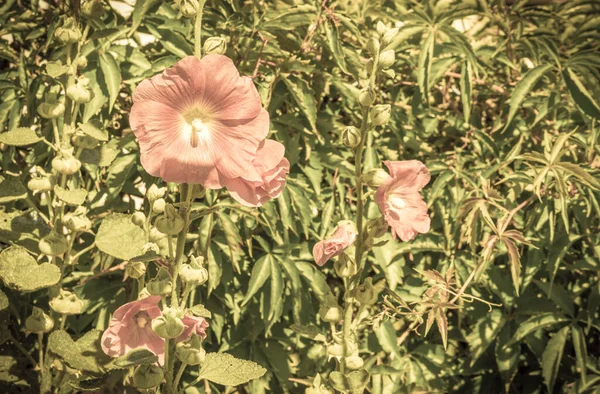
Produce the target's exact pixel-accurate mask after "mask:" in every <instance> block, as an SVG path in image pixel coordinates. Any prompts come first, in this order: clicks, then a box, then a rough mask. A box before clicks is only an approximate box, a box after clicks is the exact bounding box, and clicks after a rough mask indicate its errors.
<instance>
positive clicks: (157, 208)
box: [152, 198, 167, 213]
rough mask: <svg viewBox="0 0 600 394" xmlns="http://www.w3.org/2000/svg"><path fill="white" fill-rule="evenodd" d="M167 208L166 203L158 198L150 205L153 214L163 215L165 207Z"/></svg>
mask: <svg viewBox="0 0 600 394" xmlns="http://www.w3.org/2000/svg"><path fill="white" fill-rule="evenodd" d="M166 206H167V202H166V201H165V199H164V198H159V199H157V200H156V201H154V202H153V203H152V212H154V213H163V212H164V211H165V207H166Z"/></svg>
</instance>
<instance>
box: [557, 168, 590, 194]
mask: <svg viewBox="0 0 600 394" xmlns="http://www.w3.org/2000/svg"><path fill="white" fill-rule="evenodd" d="M555 167H558V168H560V169H562V170H563V171H564V172H565V173H567V174H568V175H571V176H574V177H575V178H577V179H578V180H579V181H580V182H582V183H583V184H584V185H586V186H589V187H591V188H592V189H594V190H600V181H598V179H596V178H595V177H594V176H592V175H591V174H590V173H589V172H587V171H586V170H584V169H583V168H581V167H579V166H578V165H577V164H574V163H566V162H560V163H557V164H555Z"/></svg>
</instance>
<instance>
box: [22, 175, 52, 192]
mask: <svg viewBox="0 0 600 394" xmlns="http://www.w3.org/2000/svg"><path fill="white" fill-rule="evenodd" d="M54 185H56V176H54V175H46V176H44V177H41V178H33V179H30V180H29V182H27V188H28V189H29V190H31V191H32V192H35V191H38V192H49V191H50V190H53V189H54Z"/></svg>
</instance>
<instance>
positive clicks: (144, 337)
mask: <svg viewBox="0 0 600 394" xmlns="http://www.w3.org/2000/svg"><path fill="white" fill-rule="evenodd" d="M159 301H160V296H151V297H148V298H144V299H142V300H138V301H133V302H129V303H127V304H125V305H123V306H121V307H119V308H118V309H117V310H116V311H115V313H114V314H113V317H112V319H111V320H110V324H109V327H108V329H106V331H104V334H102V350H104V353H106V354H107V355H109V356H111V357H118V356H122V355H124V354H126V353H127V352H129V351H130V350H132V349H136V348H145V349H148V350H150V351H151V352H152V353H154V354H156V356H158V361H159V363H160V364H163V363H164V359H165V340H164V339H162V338H161V337H159V336H158V335H156V333H155V332H154V331H152V327H151V326H152V324H151V323H152V319H154V318H156V317H158V316H160V315H161V314H162V313H161V311H160V308H159V307H158V303H159Z"/></svg>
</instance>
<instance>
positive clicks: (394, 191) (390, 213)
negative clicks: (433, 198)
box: [375, 160, 431, 242]
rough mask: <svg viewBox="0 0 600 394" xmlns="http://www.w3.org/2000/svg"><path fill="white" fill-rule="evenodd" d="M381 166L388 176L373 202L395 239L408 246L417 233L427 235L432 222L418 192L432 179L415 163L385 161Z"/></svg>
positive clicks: (420, 165)
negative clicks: (388, 171)
mask: <svg viewBox="0 0 600 394" xmlns="http://www.w3.org/2000/svg"><path fill="white" fill-rule="evenodd" d="M384 164H385V165H386V166H387V168H388V169H389V170H390V175H391V176H390V177H389V179H387V180H386V181H385V182H383V184H382V185H381V186H379V188H378V189H377V192H376V193H375V201H376V202H377V205H378V206H379V210H380V211H381V213H382V214H383V217H384V218H385V220H386V222H388V224H389V225H390V226H392V234H393V236H394V239H396V236H398V237H400V239H401V240H402V241H404V242H408V241H410V240H411V239H413V238H414V237H415V236H416V235H417V233H421V234H424V233H426V232H428V231H429V225H430V222H431V220H430V219H429V216H428V215H427V204H425V201H423V199H422V198H421V195H420V194H419V191H420V190H421V189H422V188H423V186H425V185H426V184H427V183H428V182H429V180H430V179H431V176H430V175H429V170H427V167H425V165H424V164H423V163H421V162H420V161H418V160H406V161H386V162H384Z"/></svg>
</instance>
